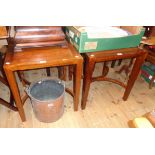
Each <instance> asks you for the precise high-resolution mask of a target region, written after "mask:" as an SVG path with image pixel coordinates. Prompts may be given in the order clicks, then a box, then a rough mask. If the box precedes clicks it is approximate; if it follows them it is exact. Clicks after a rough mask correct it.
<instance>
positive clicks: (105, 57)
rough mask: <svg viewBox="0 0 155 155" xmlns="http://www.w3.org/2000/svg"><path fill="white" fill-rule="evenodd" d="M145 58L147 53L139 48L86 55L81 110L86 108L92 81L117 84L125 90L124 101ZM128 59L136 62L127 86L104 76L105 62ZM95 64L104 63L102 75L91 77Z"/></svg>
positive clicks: (106, 70) (105, 73) (106, 71)
mask: <svg viewBox="0 0 155 155" xmlns="http://www.w3.org/2000/svg"><path fill="white" fill-rule="evenodd" d="M146 56H147V52H146V51H145V50H142V49H139V48H127V49H118V50H107V51H99V52H90V53H86V54H85V65H84V79H83V89H82V102H81V107H82V109H85V108H86V102H87V97H88V93H89V89H90V84H91V83H92V82H94V81H110V82H113V83H116V84H119V85H120V86H122V87H123V88H125V92H124V95H123V100H124V101H126V100H127V98H128V96H129V94H130V92H131V89H132V87H133V85H134V83H135V80H136V79H137V77H138V74H139V71H140V67H141V65H142V64H143V62H144V60H145V58H146ZM128 58H135V59H136V60H135V63H134V66H133V69H132V71H131V74H130V76H129V80H128V82H127V85H126V84H124V83H122V82H121V81H118V80H115V79H112V78H108V77H107V76H106V75H107V73H108V67H107V66H106V61H111V60H119V59H128ZM97 62H105V65H104V68H103V73H102V75H101V76H98V77H92V74H93V71H94V67H95V64H96V63H97Z"/></svg>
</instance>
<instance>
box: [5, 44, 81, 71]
mask: <svg viewBox="0 0 155 155" xmlns="http://www.w3.org/2000/svg"><path fill="white" fill-rule="evenodd" d="M68 46H69V47H68V48H61V47H44V48H31V49H22V51H20V52H13V53H11V52H8V53H7V55H6V59H5V63H4V67H6V66H7V65H9V68H11V69H12V70H17V69H19V70H25V69H32V68H33V69H35V68H42V67H49V66H50V64H51V65H52V66H54V65H56V66H59V64H60V65H62V64H63V65H67V64H69V63H68V62H69V61H70V64H75V63H76V61H77V59H82V56H81V55H80V53H78V52H77V51H76V50H75V48H74V47H73V46H72V45H70V44H69V45H68Z"/></svg>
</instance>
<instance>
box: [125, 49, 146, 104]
mask: <svg viewBox="0 0 155 155" xmlns="http://www.w3.org/2000/svg"><path fill="white" fill-rule="evenodd" d="M141 52H142V53H141V55H139V56H138V57H136V61H135V63H134V66H133V69H132V71H131V74H130V76H129V80H128V83H127V87H126V89H125V92H124V96H123V100H124V101H126V100H127V98H128V96H129V94H130V92H131V89H132V87H133V85H134V83H135V81H136V79H137V77H138V74H139V72H140V68H141V66H142V64H143V63H144V60H145V58H146V56H147V53H146V52H144V51H141Z"/></svg>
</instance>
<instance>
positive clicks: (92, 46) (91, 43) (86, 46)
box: [84, 42, 97, 50]
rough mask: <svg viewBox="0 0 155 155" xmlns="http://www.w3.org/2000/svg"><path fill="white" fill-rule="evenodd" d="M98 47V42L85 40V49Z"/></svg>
mask: <svg viewBox="0 0 155 155" xmlns="http://www.w3.org/2000/svg"><path fill="white" fill-rule="evenodd" d="M96 48H97V42H85V45H84V49H85V50H95V49H96Z"/></svg>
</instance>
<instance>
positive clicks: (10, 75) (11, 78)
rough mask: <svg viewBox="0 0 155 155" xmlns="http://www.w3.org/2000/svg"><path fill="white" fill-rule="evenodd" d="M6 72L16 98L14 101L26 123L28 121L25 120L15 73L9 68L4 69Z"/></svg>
mask: <svg viewBox="0 0 155 155" xmlns="http://www.w3.org/2000/svg"><path fill="white" fill-rule="evenodd" d="M4 70H5V74H6V77H7V80H8V83H9V85H10V89H11V91H12V94H13V96H14V100H15V102H16V106H17V108H18V112H19V115H20V117H21V120H22V121H23V122H24V121H26V118H25V113H24V109H23V105H22V101H21V98H20V94H19V89H18V86H17V83H16V79H15V75H14V72H13V71H11V70H8V69H7V68H4Z"/></svg>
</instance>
